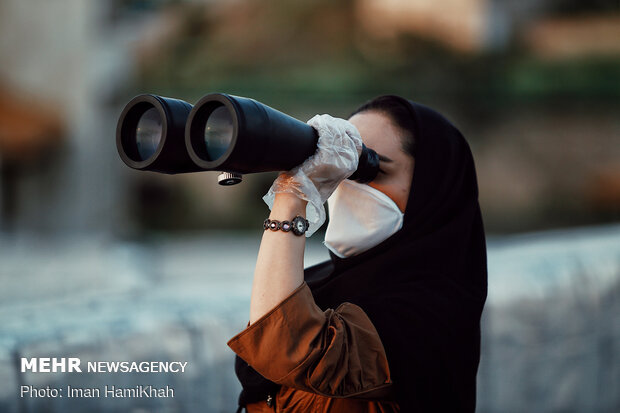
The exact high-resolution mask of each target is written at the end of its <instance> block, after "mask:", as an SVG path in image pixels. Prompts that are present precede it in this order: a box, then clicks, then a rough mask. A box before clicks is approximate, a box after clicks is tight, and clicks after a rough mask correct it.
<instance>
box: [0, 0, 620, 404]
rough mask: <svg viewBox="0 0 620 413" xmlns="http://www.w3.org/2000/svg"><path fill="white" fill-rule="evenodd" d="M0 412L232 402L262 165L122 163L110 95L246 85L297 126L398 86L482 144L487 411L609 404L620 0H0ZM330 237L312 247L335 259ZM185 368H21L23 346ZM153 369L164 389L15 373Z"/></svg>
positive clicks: (119, 100)
mask: <svg viewBox="0 0 620 413" xmlns="http://www.w3.org/2000/svg"><path fill="white" fill-rule="evenodd" d="M0 62H1V63H0V286H1V288H0V297H1V299H0V382H2V383H8V385H6V386H3V387H2V388H0V411H7V412H29V411H45V412H63V411H106V412H107V411H136V412H137V411H162V412H164V411H165V412H169V411H170V412H189V411H195V410H197V409H198V408H200V409H201V410H204V411H208V412H211V411H212V412H220V411H221V412H228V411H233V410H234V409H235V405H236V397H237V392H238V389H239V387H238V384H237V383H236V381H235V378H234V375H233V372H232V364H231V363H232V352H231V351H230V350H228V349H227V347H226V345H225V342H226V341H227V339H229V338H230V337H232V336H233V335H234V334H235V333H236V332H238V331H240V330H241V329H243V327H244V326H245V323H246V322H247V311H248V305H249V292H250V283H251V276H252V267H253V260H254V259H255V256H256V253H257V250H258V242H259V240H260V234H261V231H262V228H261V225H262V221H263V219H264V217H265V216H266V214H267V208H266V207H265V206H264V204H263V202H262V200H261V197H262V195H263V194H264V193H265V192H266V191H267V189H268V187H269V185H270V183H271V181H272V180H273V178H274V175H273V174H256V175H250V176H246V177H245V179H244V182H243V183H242V184H240V185H237V186H234V187H219V186H218V185H217V180H216V176H217V174H216V173H214V172H207V173H194V174H185V175H177V176H165V175H161V174H155V173H150V172H137V171H134V170H131V169H129V168H128V167H126V166H125V165H124V164H123V163H122V162H121V160H120V158H119V157H118V155H117V152H116V147H115V129H116V121H117V119H118V115H119V114H120V112H121V110H122V108H123V106H124V104H125V103H126V102H127V101H129V99H131V97H133V96H134V95H136V94H140V93H154V94H159V95H164V96H170V97H176V98H180V99H183V100H186V101H188V102H190V103H192V104H193V103H195V102H196V101H197V100H198V99H199V98H200V97H201V96H203V95H205V94H207V93H210V92H225V93H230V94H236V95H240V96H248V97H252V98H254V99H257V100H259V101H261V102H263V103H266V104H268V105H269V106H272V107H274V108H277V109H279V110H281V111H283V112H285V113H288V114H291V115H292V116H294V117H296V118H298V119H301V120H303V121H306V120H307V119H309V118H310V117H312V116H313V115H314V114H316V113H330V114H332V115H334V116H339V117H347V116H348V114H349V113H350V112H351V111H353V110H354V109H355V108H356V107H357V106H359V105H360V104H361V103H363V102H364V101H366V100H368V99H370V98H372V97H375V96H377V95H381V94H387V93H394V94H399V95H402V96H405V97H407V98H410V99H413V100H416V101H419V102H421V103H424V104H427V105H429V106H431V107H434V108H435V109H437V110H439V111H440V112H442V113H443V114H445V115H446V116H447V117H448V119H450V120H451V121H452V122H453V123H454V124H455V125H457V127H458V128H459V129H460V130H461V131H462V132H463V134H464V135H465V136H466V137H467V139H468V140H469V142H470V145H471V147H472V151H473V154H474V158H475V160H476V165H477V172H478V180H479V186H480V202H481V206H482V211H483V216H484V221H485V226H486V229H487V233H488V237H489V300H488V305H487V308H486V310H485V315H484V332H483V334H484V337H483V356H482V362H481V366H480V373H479V391H478V398H479V403H478V411H479V412H498V411H501V412H522V411H530V412H612V411H613V412H617V411H620V322H619V317H620V116H619V115H620V2H618V1H617V0H593V1H589V2H584V1H577V0H536V1H534V0H446V1H442V2H437V1H431V0H332V1H328V0H314V1H309V0H302V1H295V2H292V1H285V0H271V1H265V0H229V1H224V0H202V1H201V0H100V1H97V2H94V1H84V0H55V1H44V0H32V1H27V2H25V1H20V0H0ZM321 238H322V234H321V233H318V234H317V235H315V236H314V237H313V238H312V239H311V240H310V243H309V246H308V254H307V257H306V262H307V263H308V264H311V263H315V262H318V261H321V260H323V259H326V258H327V253H326V250H324V249H323V248H322V247H321ZM35 356H41V357H46V356H58V357H63V356H64V357H82V358H83V359H84V360H111V359H118V360H130V361H134V360H136V361H138V360H178V359H182V360H187V361H188V362H189V366H190V367H189V371H188V373H186V374H183V375H177V376H174V375H171V376H166V375H153V376H144V375H142V376H140V375H136V376H128V375H120V374H119V375H113V374H110V375H102V374H98V375H91V374H83V375H70V374H64V375H63V374H58V375H45V374H32V373H28V374H21V373H19V372H18V370H16V364H15V363H16V361H18V360H19V358H20V357H35ZM67 383H69V384H75V385H90V386H99V385H101V384H116V385H130V384H134V383H138V384H144V383H146V384H154V385H155V384H160V385H163V386H165V385H166V384H168V385H172V386H175V388H177V389H178V392H177V394H176V395H175V398H174V399H172V400H166V399H162V400H155V401H153V400H146V401H145V400H141V399H132V400H123V401H119V400H106V399H98V400H97V399H90V400H88V399H79V400H76V399H74V400H66V399H65V400H61V399H28V398H20V397H19V392H18V386H20V385H23V384H26V385H28V384H31V385H41V386H45V385H64V384H67Z"/></svg>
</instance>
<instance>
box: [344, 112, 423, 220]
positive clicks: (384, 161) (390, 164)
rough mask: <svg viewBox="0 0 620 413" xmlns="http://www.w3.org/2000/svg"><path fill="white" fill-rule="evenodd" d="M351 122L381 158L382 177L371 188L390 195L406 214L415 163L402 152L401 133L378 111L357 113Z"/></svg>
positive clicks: (409, 156) (379, 175)
mask: <svg viewBox="0 0 620 413" xmlns="http://www.w3.org/2000/svg"><path fill="white" fill-rule="evenodd" d="M349 121H350V122H351V123H352V124H353V125H355V127H356V128H357V130H358V131H359V133H360V135H361V136H362V140H363V141H364V144H365V145H366V146H367V147H369V148H371V149H374V150H375V151H376V152H377V153H378V154H379V156H380V158H381V164H380V171H379V174H378V175H377V177H376V178H375V179H374V180H373V181H372V182H370V183H368V185H370V186H371V187H373V188H375V189H378V190H379V191H381V192H383V193H384V194H386V195H387V196H389V197H390V198H391V199H392V201H394V202H395V203H396V205H397V206H398V208H400V210H401V211H402V212H405V207H406V206H407V200H408V199H409V189H410V187H411V179H412V178H413V166H414V160H413V157H411V155H409V154H407V153H405V152H403V144H402V138H401V134H400V130H399V129H398V127H397V126H396V125H394V124H393V122H392V120H391V119H390V118H389V117H388V116H387V115H385V114H383V113H381V112H377V111H366V112H361V113H357V114H355V115H353V116H351V118H350V119H349Z"/></svg>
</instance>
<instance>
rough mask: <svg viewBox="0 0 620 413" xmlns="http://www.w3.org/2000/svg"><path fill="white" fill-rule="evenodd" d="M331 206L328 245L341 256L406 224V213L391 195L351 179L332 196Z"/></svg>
mask: <svg viewBox="0 0 620 413" xmlns="http://www.w3.org/2000/svg"><path fill="white" fill-rule="evenodd" d="M327 207H328V210H329V224H328V225H327V231H326V232H325V242H324V244H325V246H326V247H327V248H329V250H330V251H331V252H333V253H334V254H336V255H337V256H338V257H340V258H346V257H352V256H354V255H358V254H360V253H362V252H364V251H367V250H369V249H371V248H372V247H374V246H375V245H378V244H379V243H381V242H382V241H385V240H386V239H388V238H389V237H390V236H392V235H393V234H394V233H395V232H396V231H398V230H399V229H401V228H402V226H403V217H404V214H403V213H402V212H400V209H399V208H398V206H397V205H396V203H395V202H394V201H392V199H390V197H389V196H387V195H386V194H384V193H383V192H381V191H379V190H377V189H375V188H372V187H370V186H368V185H365V184H360V183H357V182H354V181H351V180H348V179H345V180H344V181H342V183H341V184H340V185H339V186H338V188H336V190H335V191H334V193H333V194H332V195H331V196H330V197H329V199H328V200H327Z"/></svg>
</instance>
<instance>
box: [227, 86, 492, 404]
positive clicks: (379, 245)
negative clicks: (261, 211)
mask: <svg viewBox="0 0 620 413" xmlns="http://www.w3.org/2000/svg"><path fill="white" fill-rule="evenodd" d="M314 120H315V122H314V124H313V120H311V121H310V122H309V123H310V124H313V126H314V127H316V128H317V129H318V130H319V150H318V152H317V154H319V156H318V157H319V158H320V157H321V156H320V152H321V151H322V150H325V149H324V148H325V147H327V148H329V147H330V144H329V143H332V144H333V145H332V146H338V145H340V146H342V145H343V141H342V138H343V137H344V139H345V141H346V137H348V138H349V140H350V141H353V142H354V145H355V147H358V143H356V142H355V140H356V138H355V136H359V135H357V134H356V129H357V130H358V131H359V134H360V135H361V137H362V139H363V141H364V143H365V144H366V145H367V146H368V147H370V148H373V149H375V150H376V151H377V152H378V153H379V155H380V156H381V172H380V173H379V175H378V176H377V178H376V179H375V180H373V181H372V182H370V183H369V184H368V185H362V184H357V183H352V182H351V181H350V180H344V181H342V183H341V184H340V185H339V186H338V188H337V189H336V191H335V192H334V194H333V195H332V197H331V198H330V200H329V202H328V205H329V209H330V223H329V225H328V228H327V232H326V240H325V244H326V246H327V247H328V248H329V249H330V255H331V260H329V261H327V262H324V263H322V264H318V265H316V266H314V267H311V268H309V269H307V270H306V271H305V273H304V271H303V268H302V267H303V248H304V241H305V240H304V237H300V236H299V237H298V236H294V235H293V234H290V233H286V232H283V231H282V230H275V231H271V230H266V231H265V234H264V237H263V240H262V243H261V248H260V252H259V256H258V260H257V266H256V271H255V276H254V285H253V290H252V304H251V308H250V326H249V327H248V328H247V329H246V330H244V331H243V332H241V333H240V334H238V335H237V336H236V337H234V338H233V339H231V341H230V342H229V346H230V347H231V348H232V349H233V350H234V351H235V352H236V353H237V355H238V356H239V357H238V358H237V363H236V370H237V375H238V376H239V379H240V381H241V383H242V385H243V388H244V391H243V392H242V394H241V397H240V405H241V406H246V407H247V409H248V411H249V412H251V413H253V412H261V411H274V410H275V409H277V411H287V412H289V411H290V412H297V411H299V412H301V411H343V412H345V411H346V412H396V411H401V412H444V411H445V412H474V410H475V396H476V372H477V368H478V362H479V356H480V316H481V312H482V308H483V305H484V301H485V299H486V275H487V274H486V249H485V240H484V230H483V226H482V219H481V215H480V208H479V205H478V189H477V183H476V174H475V169H474V163H473V159H472V156H471V152H470V150H469V147H468V145H467V143H466V141H465V139H464V138H463V137H462V135H461V134H460V133H459V131H458V130H457V129H456V128H454V127H453V126H452V125H451V124H450V123H449V122H448V121H447V120H446V119H444V118H443V117H442V116H441V115H439V114H438V113H437V112H435V111H433V110H431V109H429V108H427V107H425V106H423V105H420V104H417V103H414V102H410V101H408V100H405V99H403V98H400V97H397V96H384V97H380V98H377V99H375V100H373V101H371V102H369V103H367V104H365V105H364V106H362V107H361V108H360V109H358V110H357V111H356V112H355V114H354V115H353V116H352V117H351V118H350V124H348V123H346V124H343V123H341V121H339V120H333V119H323V123H321V122H317V121H316V119H314ZM351 124H352V125H354V126H355V128H352V127H351V126H350V125H351ZM333 135H337V136H338V138H336V139H331V140H330V139H329V138H328V137H329V136H333ZM339 139H340V140H339ZM322 140H323V141H325V142H327V143H326V144H325V145H323V148H322V145H321V141H322ZM349 143H350V142H349ZM337 155H338V154H337V153H336V154H335V155H334V154H331V155H330V156H323V159H330V158H331V157H333V156H337ZM311 160H312V158H310V159H309V160H308V161H306V163H305V164H304V165H302V167H301V168H296V169H300V170H302V172H304V168H305V167H307V168H305V172H306V173H305V174H304V173H301V174H298V173H297V172H299V171H298V170H295V169H294V170H293V171H291V172H289V173H284V174H281V175H280V177H278V179H276V182H274V186H272V189H271V190H270V193H275V194H276V195H275V201H274V203H273V206H272V211H271V215H270V219H271V220H276V221H278V220H279V221H282V220H290V218H291V217H293V216H296V215H300V216H303V215H304V213H305V211H306V208H307V205H306V200H308V199H310V201H311V203H312V202H313V201H314V199H313V197H312V196H309V197H308V196H306V195H308V193H309V192H312V190H311V189H307V188H306V184H307V181H308V180H307V179H306V178H307V177H308V176H309V177H310V181H312V183H313V184H314V186H315V187H316V189H317V190H318V192H319V193H320V194H323V195H325V194H327V196H329V193H330V191H332V190H333V189H332V187H333V186H334V182H329V179H325V176H334V177H336V178H334V181H337V182H336V183H338V182H339V181H340V180H341V175H339V174H338V173H337V172H338V171H337V169H338V168H337V167H334V166H333V165H331V166H330V165H328V166H325V164H326V163H329V162H325V161H324V162H323V163H318V164H317V163H314V164H312V161H311ZM344 163H346V162H344ZM308 164H311V165H310V167H308ZM334 169H336V171H334ZM343 169H346V167H344V168H343ZM325 170H327V172H326V171H325ZM316 171H319V172H316ZM315 172H316V174H315V175H320V176H319V177H318V178H316V176H315V175H313V173H315ZM350 172H351V171H350V170H347V171H346V172H344V174H345V176H348V175H347V174H350ZM313 177H314V178H316V179H314V180H312V178H313ZM300 188H301V189H300ZM304 198H305V199H304ZM319 202H320V201H319ZM314 203H316V201H315V202H314ZM308 205H310V204H308ZM311 210H312V209H311V208H308V211H311ZM318 215H320V211H319V214H318ZM298 221H299V220H298ZM319 221H320V217H319ZM373 222H378V223H379V224H378V225H376V226H375V225H373ZM267 224H272V223H271V221H268V222H267ZM276 226H277V224H276ZM268 227H269V225H267V228H268ZM272 227H273V225H272ZM302 227H303V225H302ZM272 229H273V228H272ZM276 229H277V228H276ZM302 229H303V228H302ZM257 372H258V373H257Z"/></svg>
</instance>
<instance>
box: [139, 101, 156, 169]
mask: <svg viewBox="0 0 620 413" xmlns="http://www.w3.org/2000/svg"><path fill="white" fill-rule="evenodd" d="M161 137H162V120H161V116H159V112H158V111H157V109H155V108H151V109H149V110H147V111H146V112H144V114H143V115H142V116H141V117H140V119H139V120H138V126H137V127H136V146H137V147H138V154H139V155H140V158H142V159H141V160H143V161H145V160H147V159H149V158H150V157H151V156H153V154H154V153H155V152H157V147H158V146H159V142H161Z"/></svg>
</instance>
